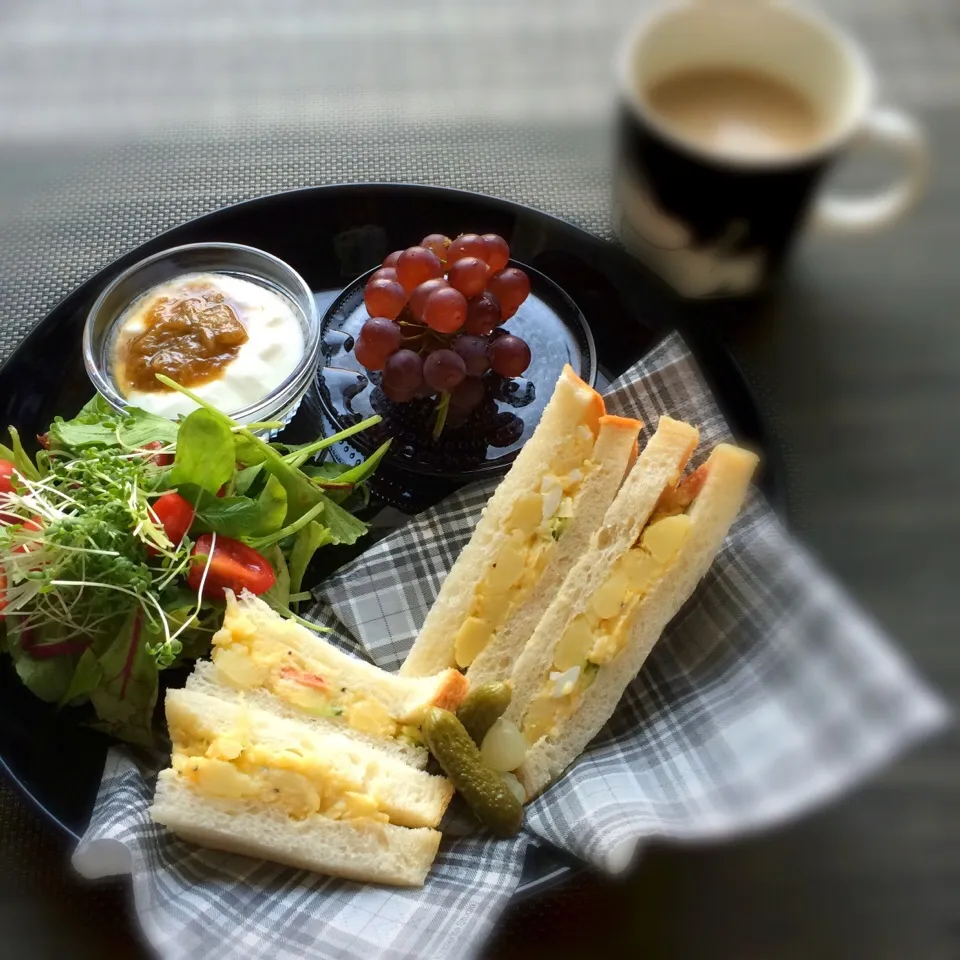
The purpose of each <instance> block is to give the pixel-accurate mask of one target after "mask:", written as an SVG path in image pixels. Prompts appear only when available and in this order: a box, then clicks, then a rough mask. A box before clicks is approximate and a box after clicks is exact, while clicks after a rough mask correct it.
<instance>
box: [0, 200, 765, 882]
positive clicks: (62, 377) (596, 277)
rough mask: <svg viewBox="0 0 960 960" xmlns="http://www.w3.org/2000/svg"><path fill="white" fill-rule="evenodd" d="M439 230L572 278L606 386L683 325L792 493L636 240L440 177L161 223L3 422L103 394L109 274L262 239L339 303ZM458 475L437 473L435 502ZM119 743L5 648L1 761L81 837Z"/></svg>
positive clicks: (51, 340) (760, 430)
mask: <svg viewBox="0 0 960 960" xmlns="http://www.w3.org/2000/svg"><path fill="white" fill-rule="evenodd" d="M435 232H442V233H445V234H447V235H448V236H456V235H457V234H459V233H465V232H478V233H498V234H500V235H501V236H503V237H505V238H506V239H507V241H508V242H509V244H510V248H511V252H512V254H513V255H514V256H515V257H516V259H517V260H518V261H519V262H521V263H524V264H528V265H529V266H531V267H533V268H534V269H535V270H538V271H539V272H540V273H542V274H544V275H545V276H546V277H547V278H549V279H550V280H553V281H554V282H555V283H556V284H557V285H558V286H560V287H561V288H562V289H563V291H565V293H566V294H567V295H568V296H569V297H570V299H571V300H572V301H573V302H574V303H575V304H576V306H577V308H578V309H579V311H580V313H581V314H582V315H583V316H584V318H585V319H586V321H587V324H588V325H589V328H590V330H591V331H592V333H593V337H594V341H595V343H596V351H597V361H598V383H599V385H600V386H601V387H602V386H603V385H604V384H605V383H606V382H607V381H608V380H609V379H612V378H613V377H615V376H617V375H618V374H619V373H621V372H622V371H623V370H625V369H626V368H627V367H628V366H629V365H630V364H631V363H633V362H634V361H635V360H637V359H639V358H640V357H641V356H642V355H643V354H644V353H645V352H646V351H647V350H648V349H649V348H650V347H651V346H653V345H654V344H655V343H656V342H657V341H658V340H659V339H660V338H661V337H662V336H663V335H664V334H665V333H666V332H668V331H670V330H672V329H676V328H677V327H679V328H681V329H682V330H683V333H684V335H685V337H686V339H687V342H688V344H689V345H690V347H691V349H692V350H693V351H694V352H695V354H696V356H697V358H698V360H699V362H700V364H701V367H702V368H703V370H704V373H705V375H706V376H707V377H708V379H709V380H710V382H711V385H712V387H713V389H714V390H715V392H716V394H717V396H718V398H719V400H720V403H721V405H722V407H723V410H724V413H725V415H726V416H727V418H728V420H729V422H730V424H731V426H732V427H733V429H734V432H735V433H736V434H737V435H738V436H739V437H740V438H741V439H743V440H744V441H747V442H749V443H750V444H751V445H753V446H754V447H755V448H757V449H759V450H762V451H763V452H764V454H765V461H766V465H767V466H766V470H765V472H764V473H763V475H762V476H761V478H760V482H761V486H762V487H763V489H764V491H765V493H766V494H767V496H768V498H770V499H771V500H772V501H773V502H774V504H775V505H780V506H782V504H783V499H782V494H783V484H782V477H781V474H780V471H779V456H778V454H777V451H776V450H775V449H774V448H773V446H772V444H771V442H770V438H769V436H768V434H767V431H766V429H765V427H764V425H763V421H762V419H761V416H760V412H759V409H758V407H757V404H756V403H755V401H754V399H753V397H752V395H751V393H750V391H749V389H748V388H747V386H746V383H745V381H744V379H743V377H742V375H741V374H740V371H739V370H738V369H737V367H736V365H735V364H734V362H733V361H732V359H731V358H730V356H729V354H728V353H727V352H726V350H725V349H724V348H723V347H722V346H721V345H720V343H719V341H717V340H716V339H715V337H714V336H713V335H712V334H711V333H710V332H709V328H707V327H706V326H703V325H700V326H698V325H695V324H693V325H691V324H690V323H689V322H688V317H687V313H686V311H685V309H684V308H683V307H682V306H681V305H680V304H679V303H678V302H677V301H675V300H673V299H672V298H670V297H669V295H668V294H666V293H665V292H664V291H663V288H662V287H660V286H659V285H658V284H657V283H655V282H654V281H653V280H652V278H651V277H650V276H649V275H647V274H646V273H644V272H643V271H642V270H641V269H640V268H639V267H637V265H636V264H635V262H634V261H633V260H632V259H631V258H629V257H628V256H627V255H626V254H625V253H623V252H622V251H620V250H619V249H617V248H615V247H613V246H611V245H610V244H608V243H606V242H604V241H602V240H600V239H598V238H597V237H594V236H591V235H590V234H587V233H585V232H584V231H582V230H579V229H578V228H576V227H574V226H571V225H570V224H568V223H564V222H563V221H560V220H557V219H555V218H553V217H550V216H547V215H546V214H543V213H540V212H538V211H536V210H531V209H530V208H528V207H523V206H521V205H519V204H515V203H509V202H507V201H503V200H496V199H493V198H490V197H484V196H481V195H479V194H473V193H467V192H464V191H459V190H448V189H443V188H439V187H423V186H401V185H395V184H356V185H347V186H336V187H316V188H308V189H304V190H294V191H290V192H288V193H281V194H276V195H274V196H269V197H262V198H260V199H257V200H250V201H248V202H246V203H240V204H237V205H235V206H232V207H226V208H225V209H223V210H218V211H216V212H214V213H210V214H207V215H206V216H203V217H199V218H198V219H196V220H192V221H190V222H189V223H186V224H183V225H182V226H179V227H176V228H174V229H173V230H169V231H167V232H166V233H164V234H161V235H160V236H158V237H156V238H154V239H153V240H151V241H149V242H148V243H145V244H143V245H142V246H140V247H138V248H137V249H135V250H132V251H130V252H129V253H128V254H126V255H124V256H123V257H121V258H120V259H119V260H117V261H115V262H114V263H112V264H111V265H110V266H108V267H106V268H104V269H103V270H101V271H100V272H99V273H97V274H96V275H95V276H93V277H91V278H90V279H89V280H88V281H87V282H86V283H84V284H83V285H81V286H80V287H78V288H77V289H76V290H75V291H74V292H73V293H71V294H70V295H69V296H68V297H67V298H66V299H65V300H63V301H62V302H61V303H60V304H58V305H57V306H56V307H55V308H54V309H53V310H52V311H51V312H50V313H49V314H48V315H47V317H46V318H44V320H43V321H41V323H40V324H39V325H38V326H37V327H36V329H35V330H33V331H32V332H31V334H30V335H29V336H28V337H27V338H26V339H25V340H24V341H23V342H22V343H21V344H20V346H19V347H18V348H17V350H16V351H15V352H14V353H13V354H12V356H11V357H10V358H9V359H8V360H7V362H6V363H5V364H4V365H3V367H2V368H0V427H2V426H3V425H5V424H14V425H16V426H17V427H18V428H19V429H20V433H21V435H22V436H25V437H30V436H32V435H33V434H36V433H40V432H42V431H44V430H46V428H47V426H48V425H49V423H50V421H51V420H52V419H53V417H54V416H56V415H58V414H59V415H71V414H72V413H73V412H75V411H76V410H78V409H79V408H80V406H81V405H82V404H83V403H84V402H85V401H86V400H88V399H89V398H90V396H91V394H92V390H91V387H90V384H89V381H88V380H87V377H86V374H85V373H84V368H83V361H82V357H81V352H80V335H81V331H82V329H83V322H84V319H85V317H86V313H87V311H88V310H89V308H90V306H91V305H92V304H93V301H94V300H95V299H96V297H97V295H98V294H99V293H100V291H101V290H102V289H103V287H104V286H105V285H106V284H107V283H108V282H109V281H110V280H112V279H113V278H114V277H115V276H116V275H117V274H118V273H119V272H120V271H121V270H123V269H125V268H126V267H128V266H130V265H131V264H133V263H136V262H137V261H138V260H140V259H142V258H143V257H145V256H148V255H149V254H152V253H156V252H157V251H160V250H164V249H166V248H167V247H173V246H177V245H180V244H184V243H198V242H202V241H213V240H220V241H227V242H233V243H245V244H249V245H251V246H255V247H260V248H261V249H263V250H266V251H268V252H269V253H272V254H274V255H275V256H278V257H280V258H281V259H283V260H286V261H287V263H289V264H290V265H291V266H292V267H293V268H294V269H295V270H297V271H298V272H299V273H300V275H301V276H303V277H304V279H305V280H306V281H307V283H309V284H310V286H311V288H312V289H313V291H314V293H315V295H316V297H317V301H318V305H319V306H320V308H321V309H326V308H327V307H328V306H329V305H330V304H332V303H333V302H334V301H335V300H336V299H337V297H338V296H339V295H340V293H341V291H342V290H343V288H344V287H346V286H347V285H348V284H350V283H351V282H352V281H354V280H355V279H356V278H357V277H358V276H359V275H360V274H362V273H364V272H365V271H367V270H369V269H371V268H372V267H374V266H376V265H377V264H379V263H380V262H381V261H382V260H383V258H384V257H385V256H386V254H387V253H389V252H390V251H391V250H395V249H398V248H401V247H407V246H410V245H411V244H414V243H417V242H419V240H420V239H421V238H422V237H424V236H425V235H426V234H428V233H435ZM318 406H319V401H318V400H317V398H316V397H313V399H312V400H311V397H310V395H309V394H308V398H307V402H305V403H304V404H303V405H302V407H301V412H300V413H299V414H298V415H297V417H296V418H295V420H294V422H293V423H292V424H291V426H290V427H289V428H288V434H289V436H290V438H291V439H292V440H296V439H301V438H302V439H305V438H306V437H308V436H309V435H310V434H311V433H312V435H313V436H316V435H317V430H318V429H320V423H319V420H318V419H317V408H318ZM457 483H458V481H452V480H448V479H443V480H437V481H436V482H435V483H434V484H433V486H432V487H431V489H430V492H429V497H428V498H427V499H426V501H425V502H429V501H432V500H435V499H438V498H439V497H440V496H442V495H443V494H444V493H446V492H450V491H451V490H453V489H455V487H456V485H457ZM407 505H408V506H417V505H418V504H407ZM419 505H422V504H419ZM108 746H109V741H108V740H107V739H106V738H104V737H102V736H100V735H98V734H95V733H93V732H92V731H90V730H88V729H87V728H86V727H84V726H82V725H81V724H79V723H78V722H77V721H76V717H75V716H74V715H72V713H71V711H69V710H66V711H62V712H60V713H56V712H55V711H54V710H53V709H52V708H50V707H49V706H48V705H47V704H44V703H42V702H41V701H39V700H37V699H36V698H34V697H33V696H32V695H31V694H30V693H29V692H27V690H26V689H25V688H24V687H23V686H22V685H21V684H20V683H19V682H18V680H17V677H16V675H15V673H14V671H13V669H12V667H11V665H10V661H9V659H8V658H6V657H4V658H2V662H0V765H2V767H3V768H4V770H5V771H6V773H7V775H8V776H9V778H10V779H11V780H12V781H13V782H14V783H16V784H17V785H18V786H19V787H20V789H21V790H22V791H23V793H24V794H25V795H26V796H27V797H28V798H29V799H30V800H32V801H33V802H34V803H35V804H36V805H37V807H38V808H39V809H40V810H41V811H42V812H43V813H44V814H46V816H48V817H49V818H50V819H51V821H53V822H54V823H55V824H56V825H57V826H58V827H59V828H60V829H62V830H63V831H65V832H66V833H67V834H69V835H71V836H73V837H79V835H80V834H81V833H82V832H83V830H84V829H85V827H86V825H87V822H88V820H89V817H90V812H91V810H92V808H93V804H94V800H95V799H96V794H97V787H98V785H99V782H100V775H101V772H102V770H103V762H104V757H105V753H106V750H107V748H108ZM568 870H569V867H567V866H565V865H563V864H562V862H561V861H559V860H557V858H555V857H554V856H553V855H552V854H550V853H549V852H548V851H545V850H543V849H537V850H535V851H533V852H532V853H531V854H530V855H529V856H528V859H527V862H526V864H525V867H524V874H523V878H522V882H521V887H520V890H519V891H518V896H519V895H529V894H531V893H533V892H536V891H538V890H542V889H544V888H545V887H546V886H548V885H549V884H551V883H553V882H556V880H558V879H559V878H560V877H561V876H562V875H564V874H565V873H566V872H568Z"/></svg>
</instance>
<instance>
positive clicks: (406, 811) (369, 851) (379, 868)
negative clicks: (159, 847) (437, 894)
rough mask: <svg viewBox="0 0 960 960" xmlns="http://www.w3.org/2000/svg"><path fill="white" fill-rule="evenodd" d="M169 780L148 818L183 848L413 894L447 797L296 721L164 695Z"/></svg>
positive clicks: (372, 750) (434, 781) (388, 761)
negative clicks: (169, 752)
mask: <svg viewBox="0 0 960 960" xmlns="http://www.w3.org/2000/svg"><path fill="white" fill-rule="evenodd" d="M166 714H167V725H168V727H169V730H170V738H171V740H172V742H173V750H172V758H171V765H170V768H169V769H167V770H164V771H162V772H161V773H160V775H159V776H158V778H157V791H156V796H155V798H154V803H153V806H152V807H151V808H150V815H151V816H152V817H153V819H154V820H155V821H157V822H158V823H161V824H164V825H165V826H167V827H168V828H169V829H170V830H172V831H173V832H174V833H175V834H177V835H178V836H180V837H182V838H183V839H185V840H187V841H190V842H194V843H198V844H201V845H202V846H208V847H214V848H216V849H220V850H228V851H231V852H234V853H243V854H248V855H250V856H254V857H259V858H263V859H267V860H274V861H277V862H279V863H284V864H288V865H290V866H294V867H301V868H304V869H307V870H314V871H316V872H318V873H327V874H331V875H334V876H340V877H347V878H350V879H354V880H366V881H371V882H378V883H389V884H398V885H403V886H418V885H421V884H422V883H423V881H424V878H425V877H426V874H427V871H428V870H429V869H430V865H431V864H432V862H433V859H434V857H435V855H436V852H437V847H438V844H439V842H440V833H439V831H437V830H436V829H434V828H435V827H436V826H437V824H438V823H439V822H440V818H441V817H442V816H443V812H444V810H445V809H446V807H447V804H448V803H449V801H450V798H451V796H452V794H453V787H452V786H451V784H450V783H449V781H448V780H446V779H444V778H443V777H437V776H432V775H430V774H428V773H425V772H424V771H422V770H417V769H415V768H413V767H411V766H410V765H409V764H406V763H404V762H403V761H402V760H400V759H398V758H397V757H394V756H391V755H390V754H388V753H385V752H384V751H382V750H379V749H377V748H376V747H372V746H368V745H367V744H364V743H359V742H357V741H356V740H354V739H351V738H349V737H346V736H344V735H342V734H339V733H322V732H320V731H319V730H317V729H316V728H315V727H312V726H309V725H307V724H305V723H303V722H302V721H299V720H292V719H289V718H287V717H281V716H277V715H276V714H274V713H270V712H267V711H265V710H260V709H257V708H254V707H246V706H243V705H242V704H237V703H230V702H228V701H224V700H221V699H218V698H216V697H211V696H208V695H206V694H203V693H196V692H192V691H189V690H170V691H168V692H167V697H166Z"/></svg>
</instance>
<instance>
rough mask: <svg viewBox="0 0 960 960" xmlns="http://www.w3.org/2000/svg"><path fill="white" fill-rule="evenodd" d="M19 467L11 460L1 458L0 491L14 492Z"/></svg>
mask: <svg viewBox="0 0 960 960" xmlns="http://www.w3.org/2000/svg"><path fill="white" fill-rule="evenodd" d="M16 475H17V468H16V467H15V466H14V465H13V464H12V463H11V462H10V461H9V460H0V493H13V479H14V477H16Z"/></svg>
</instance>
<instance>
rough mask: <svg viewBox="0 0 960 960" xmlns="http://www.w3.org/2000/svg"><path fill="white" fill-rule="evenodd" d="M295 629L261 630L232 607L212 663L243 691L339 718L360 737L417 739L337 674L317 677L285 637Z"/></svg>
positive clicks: (216, 638) (413, 730)
mask: <svg viewBox="0 0 960 960" xmlns="http://www.w3.org/2000/svg"><path fill="white" fill-rule="evenodd" d="M296 629H297V627H296V626H295V625H294V624H288V623H286V622H278V623H277V624H276V625H271V628H270V629H269V630H264V629H260V630H258V629H257V628H256V627H255V626H254V624H253V623H252V622H251V621H250V619H249V618H248V617H247V616H245V615H244V614H243V613H242V612H241V611H239V610H237V609H236V608H235V607H234V606H233V605H228V606H227V612H226V614H225V616H224V620H223V627H222V629H220V630H218V631H217V632H216V633H215V634H214V636H213V652H212V659H213V662H214V663H215V664H216V666H217V669H218V670H219V671H220V672H221V674H222V675H223V677H224V678H225V679H226V680H227V681H228V682H229V683H230V684H231V685H232V686H234V687H236V688H237V689H240V690H254V689H264V690H269V691H270V693H272V694H274V695H275V696H277V697H279V698H280V699H281V700H283V701H285V702H286V703H289V704H291V705H292V706H295V707H297V708H298V709H300V710H303V711H304V712H306V713H308V714H310V715H312V716H316V717H331V718H340V719H341V720H342V721H343V722H344V723H346V724H347V725H348V726H350V727H352V728H353V729H354V730H357V731H359V732H361V733H366V734H369V735H370V736H373V737H377V738H380V739H386V738H393V737H398V736H403V737H405V738H407V739H418V737H419V733H418V731H417V728H416V727H412V726H407V725H405V724H403V723H402V722H401V721H400V719H398V718H397V717H394V716H392V715H391V713H390V711H389V710H388V709H387V707H386V706H385V705H384V704H383V703H382V702H381V701H380V700H378V699H376V698H375V697H373V696H371V695H370V694H369V693H367V692H365V691H363V690H356V689H351V688H350V687H349V686H347V685H345V684H343V683H339V682H338V681H337V678H336V677H335V676H334V675H333V672H332V671H325V672H324V673H318V672H317V671H316V668H315V667H313V665H312V664H310V663H309V662H308V661H307V658H306V657H304V656H303V655H302V654H301V653H300V652H299V650H298V649H297V647H296V646H295V645H294V644H292V643H287V642H286V639H285V634H286V633H287V631H289V632H290V633H291V634H292V633H294V632H295V631H296Z"/></svg>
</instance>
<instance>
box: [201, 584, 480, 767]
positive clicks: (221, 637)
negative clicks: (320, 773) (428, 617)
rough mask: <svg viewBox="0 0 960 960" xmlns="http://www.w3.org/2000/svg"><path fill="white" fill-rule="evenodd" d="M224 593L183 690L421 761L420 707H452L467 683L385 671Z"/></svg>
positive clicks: (452, 675) (443, 673) (454, 677)
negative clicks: (205, 651)
mask: <svg viewBox="0 0 960 960" xmlns="http://www.w3.org/2000/svg"><path fill="white" fill-rule="evenodd" d="M225 593H226V611H225V613H224V618H223V626H222V627H221V629H220V630H218V631H217V632H216V633H215V634H214V636H213V645H212V652H211V659H210V660H209V661H198V662H197V664H196V667H195V669H194V671H193V674H192V675H191V676H190V678H189V679H188V680H187V689H188V690H191V691H194V692H198V693H208V694H211V695H214V696H217V697H220V698H221V699H226V700H231V701H233V702H238V703H245V704H248V705H251V706H257V707H262V708H264V709H267V710H270V711H273V712H275V713H278V714H280V715H282V716H287V717H293V718H296V719H299V720H303V721H307V722H309V723H311V724H313V725H314V726H315V727H316V728H317V729H318V730H319V731H324V732H334V731H336V732H339V733H341V734H344V735H346V736H349V737H352V738H353V739H355V740H357V741H360V742H363V743H366V744H369V745H373V746H377V747H379V748H381V749H383V750H386V751H388V752H390V753H392V754H394V755H395V756H397V757H399V758H400V759H402V760H405V761H406V762H407V763H411V764H413V765H414V766H417V767H421V768H422V767H424V766H426V763H427V750H426V747H424V746H423V743H422V741H421V738H420V732H419V729H418V728H419V724H420V721H421V719H422V717H423V714H424V711H425V710H427V708H429V707H441V708H443V709H445V710H453V711H455V710H456V709H457V707H458V706H459V705H460V702H461V701H462V700H463V698H464V697H465V696H466V693H467V688H468V687H469V683H468V681H467V680H466V678H465V677H464V676H463V674H461V673H460V672H459V671H458V670H454V669H447V670H438V671H437V672H436V673H435V674H433V675H432V676H425V677H399V676H396V675H395V674H392V673H387V671H385V670H381V669H380V668H379V667H376V666H374V665H373V664H371V663H367V662H366V661H364V660H360V659H359V658H357V657H354V656H351V655H350V654H348V653H345V652H344V651H343V650H340V649H339V648H338V647H335V646H334V645H333V644H331V643H329V642H327V641H326V640H324V639H323V638H322V637H320V636H318V635H317V634H316V633H314V632H313V631H311V630H308V629H307V628H306V627H303V626H301V625H300V624H298V623H296V622H295V621H293V620H289V619H286V618H284V617H281V616H280V615H279V614H277V613H275V612H274V611H273V610H272V609H271V608H270V607H269V606H267V604H266V603H264V602H263V601H262V600H260V599H258V598H257V597H255V596H254V595H253V594H251V593H249V592H246V591H245V592H244V593H242V594H241V595H240V596H239V597H237V596H235V595H234V593H233V592H232V591H230V590H227V591H225Z"/></svg>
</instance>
